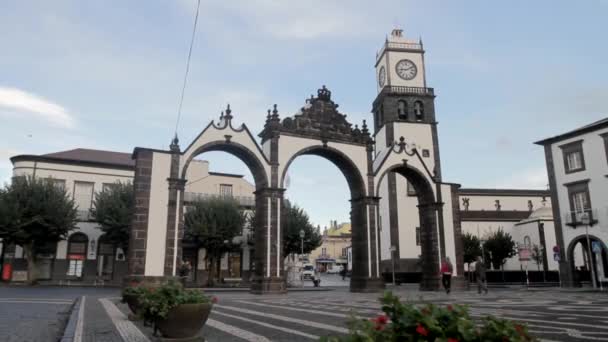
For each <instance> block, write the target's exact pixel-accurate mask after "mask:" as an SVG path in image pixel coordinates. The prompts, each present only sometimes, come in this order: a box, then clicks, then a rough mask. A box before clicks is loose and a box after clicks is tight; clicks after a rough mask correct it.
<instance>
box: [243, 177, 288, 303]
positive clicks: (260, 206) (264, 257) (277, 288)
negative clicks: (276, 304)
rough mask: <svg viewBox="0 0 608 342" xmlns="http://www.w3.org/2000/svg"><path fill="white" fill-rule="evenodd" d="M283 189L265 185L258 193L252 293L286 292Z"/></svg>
mask: <svg viewBox="0 0 608 342" xmlns="http://www.w3.org/2000/svg"><path fill="white" fill-rule="evenodd" d="M283 192H284V189H278V188H265V189H259V190H256V192H255V211H256V220H255V221H256V222H255V227H254V240H255V254H254V256H253V257H254V270H253V278H252V279H251V290H250V291H251V293H255V294H277V293H286V292H287V286H286V282H285V271H284V267H283V246H282V239H283V229H282V227H281V211H282V209H283V208H282V207H283Z"/></svg>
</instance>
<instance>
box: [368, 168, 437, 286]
mask: <svg viewBox="0 0 608 342" xmlns="http://www.w3.org/2000/svg"><path fill="white" fill-rule="evenodd" d="M391 173H394V174H398V175H401V176H402V177H403V178H405V179H406V180H407V182H408V183H409V184H411V186H413V188H414V189H413V193H414V194H415V197H416V198H417V202H418V204H417V207H418V216H419V224H420V233H419V244H420V253H421V255H420V257H421V259H420V271H421V273H422V278H421V281H420V289H421V290H436V289H437V287H438V284H439V276H438V271H439V244H438V230H437V228H438V216H437V212H438V210H440V209H441V205H440V204H439V203H437V200H436V195H435V192H434V190H433V187H432V185H431V183H430V182H429V181H428V179H427V177H425V176H424V174H423V173H422V172H421V171H420V170H418V169H417V168H416V167H414V166H411V165H408V164H405V163H403V164H398V165H393V166H391V167H389V168H387V169H386V170H385V171H384V172H383V173H382V174H381V175H380V177H379V178H378V183H377V184H376V189H375V194H376V196H377V197H380V187H381V186H382V182H383V181H387V178H388V176H389V175H390V174H391ZM408 192H409V189H408ZM400 195H401V194H400ZM398 210H399V209H398V207H397V206H389V212H388V215H389V216H390V217H393V218H394V217H397V216H398V215H399V213H398ZM387 229H390V227H387ZM392 233H395V234H392ZM400 233H401V232H399V231H396V232H390V233H389V235H390V239H391V241H392V240H393V239H399V234H400ZM412 238H414V235H413V234H412ZM396 244H398V243H395V245H396ZM383 248H390V246H384V247H383ZM397 252H398V251H397ZM392 257H394V256H391V258H392ZM396 257H397V258H399V256H396Z"/></svg>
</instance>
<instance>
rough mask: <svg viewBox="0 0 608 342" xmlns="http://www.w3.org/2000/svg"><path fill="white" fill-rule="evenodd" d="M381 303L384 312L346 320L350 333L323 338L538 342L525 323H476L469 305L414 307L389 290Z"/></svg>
mask: <svg viewBox="0 0 608 342" xmlns="http://www.w3.org/2000/svg"><path fill="white" fill-rule="evenodd" d="M380 302H381V303H382V311H383V312H384V314H383V315H380V316H378V317H376V318H373V319H371V320H362V319H357V318H353V319H351V321H350V322H349V335H347V336H344V337H325V338H322V341H327V342H340V341H343V342H347V341H357V342H359V341H361V342H363V341H370V342H371V341H412V342H413V341H432V342H457V341H462V342H486V341H501V342H528V341H538V340H537V339H536V338H535V337H533V336H531V335H530V334H529V333H528V329H527V327H526V326H525V325H522V324H519V323H516V322H513V321H510V320H506V319H499V318H495V317H491V316H488V317H486V318H484V319H483V320H482V322H481V325H477V324H476V323H475V321H473V319H471V317H470V315H469V312H468V308H467V307H466V306H462V305H448V306H446V307H440V306H436V305H433V304H427V305H425V306H423V307H417V306H415V305H413V304H403V303H401V302H400V301H399V297H397V296H395V295H393V294H392V293H391V292H386V293H385V294H384V296H383V297H382V298H381V299H380Z"/></svg>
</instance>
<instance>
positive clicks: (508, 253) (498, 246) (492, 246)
mask: <svg viewBox="0 0 608 342" xmlns="http://www.w3.org/2000/svg"><path fill="white" fill-rule="evenodd" d="M483 248H484V251H485V255H486V258H488V260H489V261H490V262H491V263H492V266H494V269H499V268H500V269H502V267H503V266H504V264H505V262H507V259H509V258H511V257H513V256H515V254H517V250H516V245H515V241H513V238H512V237H511V234H509V233H505V231H504V230H503V229H502V228H499V229H498V230H497V231H495V232H493V233H492V234H490V235H489V236H488V239H487V240H486V242H485V243H484V244H483Z"/></svg>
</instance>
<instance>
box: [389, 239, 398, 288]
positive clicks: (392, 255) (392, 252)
mask: <svg viewBox="0 0 608 342" xmlns="http://www.w3.org/2000/svg"><path fill="white" fill-rule="evenodd" d="M390 250H391V261H392V263H393V286H395V252H396V251H397V247H396V246H391V249H390Z"/></svg>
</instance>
